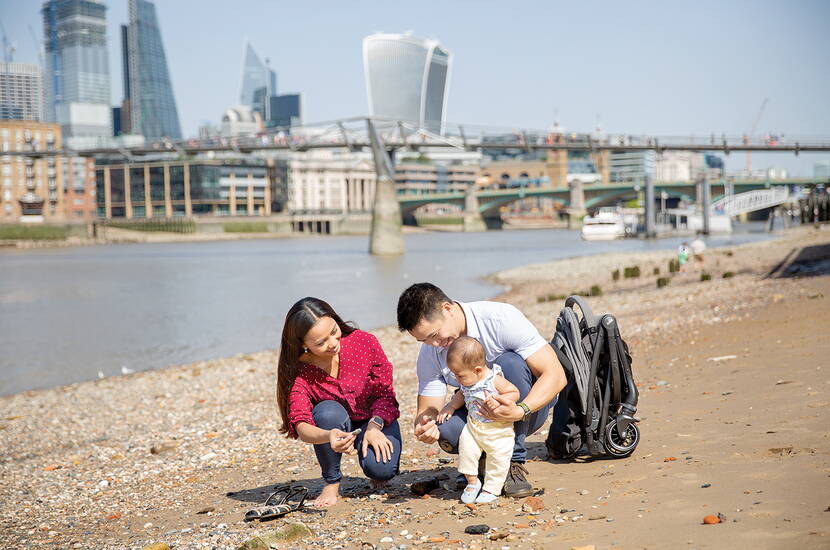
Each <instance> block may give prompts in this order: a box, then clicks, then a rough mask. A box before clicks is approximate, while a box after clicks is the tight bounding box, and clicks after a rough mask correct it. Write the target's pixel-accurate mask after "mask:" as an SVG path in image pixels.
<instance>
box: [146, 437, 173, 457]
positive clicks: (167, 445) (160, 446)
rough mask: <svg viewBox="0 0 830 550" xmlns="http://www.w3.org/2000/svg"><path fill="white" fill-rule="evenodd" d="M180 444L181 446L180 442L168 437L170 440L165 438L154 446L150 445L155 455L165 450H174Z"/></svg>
mask: <svg viewBox="0 0 830 550" xmlns="http://www.w3.org/2000/svg"><path fill="white" fill-rule="evenodd" d="M178 446H179V442H178V441H174V440H172V439H168V440H165V441H160V442H158V443H156V444H155V445H153V446H152V447H150V454H154V455H157V454H161V453H163V452H165V451H170V450H173V449H175V448H176V447H178Z"/></svg>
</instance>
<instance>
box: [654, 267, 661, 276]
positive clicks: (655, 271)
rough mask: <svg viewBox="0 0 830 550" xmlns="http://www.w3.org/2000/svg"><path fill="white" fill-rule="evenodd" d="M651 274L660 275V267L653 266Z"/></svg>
mask: <svg viewBox="0 0 830 550" xmlns="http://www.w3.org/2000/svg"><path fill="white" fill-rule="evenodd" d="M652 274H653V275H660V268H659V267H655V268H654V271H653V272H652Z"/></svg>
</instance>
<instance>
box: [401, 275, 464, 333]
mask: <svg viewBox="0 0 830 550" xmlns="http://www.w3.org/2000/svg"><path fill="white" fill-rule="evenodd" d="M444 302H449V303H452V300H450V298H449V297H448V296H447V295H446V294H444V291H443V290H441V289H440V288H438V287H437V286H435V285H434V284H432V283H416V284H414V285H412V286H411V287H409V288H407V289H406V290H404V291H403V292H402V293H401V297H400V298H398V329H399V330H400V331H401V332H405V331H407V330H412V329H413V328H415V325H417V324H418V323H419V322H421V320H422V319H427V320H429V321H431V320H433V319H434V318H435V315H436V314H437V313H438V312H439V311H440V310H441V304H443V303H444Z"/></svg>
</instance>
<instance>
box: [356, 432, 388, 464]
mask: <svg viewBox="0 0 830 550" xmlns="http://www.w3.org/2000/svg"><path fill="white" fill-rule="evenodd" d="M369 445H371V446H372V450H373V451H375V461H376V462H383V463H384V464H386V463H387V462H389V461H390V460H391V459H392V442H391V441H389V438H388V437H386V435H385V434H384V433H383V432H382V431H381V430H380V427H379V426H378V425H377V424H375V423H374V422H369V425H368V426H367V427H366V435H364V436H363V445H362V449H361V452H362V453H363V457H364V458H366V451H367V449H368V448H369Z"/></svg>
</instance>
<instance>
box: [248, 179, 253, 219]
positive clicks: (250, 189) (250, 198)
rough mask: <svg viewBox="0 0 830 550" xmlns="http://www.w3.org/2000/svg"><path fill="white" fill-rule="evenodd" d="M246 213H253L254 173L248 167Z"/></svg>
mask: <svg viewBox="0 0 830 550" xmlns="http://www.w3.org/2000/svg"><path fill="white" fill-rule="evenodd" d="M248 215H249V216H253V215H254V174H253V173H252V172H251V169H250V168H249V169H248Z"/></svg>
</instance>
